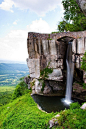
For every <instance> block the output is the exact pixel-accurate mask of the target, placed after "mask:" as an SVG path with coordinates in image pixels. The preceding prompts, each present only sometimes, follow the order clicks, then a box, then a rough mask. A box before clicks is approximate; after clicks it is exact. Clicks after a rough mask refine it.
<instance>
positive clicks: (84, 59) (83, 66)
mask: <svg viewBox="0 0 86 129" xmlns="http://www.w3.org/2000/svg"><path fill="white" fill-rule="evenodd" d="M81 69H82V70H84V71H86V52H85V53H84V56H83V57H82V62H81ZM83 88H84V89H86V83H83Z"/></svg>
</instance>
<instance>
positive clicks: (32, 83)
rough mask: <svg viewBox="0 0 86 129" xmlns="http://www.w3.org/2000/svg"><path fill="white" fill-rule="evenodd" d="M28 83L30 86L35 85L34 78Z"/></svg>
mask: <svg viewBox="0 0 86 129" xmlns="http://www.w3.org/2000/svg"><path fill="white" fill-rule="evenodd" d="M30 85H31V88H32V87H33V86H34V85H35V80H34V79H33V80H32V81H31V82H30Z"/></svg>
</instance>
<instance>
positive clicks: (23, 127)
mask: <svg viewBox="0 0 86 129" xmlns="http://www.w3.org/2000/svg"><path fill="white" fill-rule="evenodd" d="M54 115H55V113H45V112H42V111H40V110H39V109H38V108H37V104H36V103H35V102H34V100H33V99H32V97H31V96H30V95H29V94H26V95H24V96H22V97H20V98H17V99H16V100H14V101H13V102H12V103H9V104H7V105H5V106H2V107H1V108H0V128H1V129H46V128H48V127H46V124H47V123H48V121H49V119H51V118H52V117H53V116H54Z"/></svg>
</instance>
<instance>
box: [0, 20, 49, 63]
mask: <svg viewBox="0 0 86 129" xmlns="http://www.w3.org/2000/svg"><path fill="white" fill-rule="evenodd" d="M31 31H33V32H41V33H45V32H46V33H49V32H51V29H50V27H49V25H48V23H47V22H46V21H44V20H42V19H41V18H40V19H39V20H35V21H33V22H32V24H30V25H28V26H27V28H26V30H12V31H11V32H10V33H8V34H7V35H6V36H5V37H4V38H0V59H5V60H16V61H26V58H27V57H28V52H27V35H28V32H31Z"/></svg>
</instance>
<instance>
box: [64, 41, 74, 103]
mask: <svg viewBox="0 0 86 129" xmlns="http://www.w3.org/2000/svg"><path fill="white" fill-rule="evenodd" d="M66 64H67V84H66V94H65V100H64V101H65V103H66V104H70V103H71V102H72V100H71V94H72V82H73V71H74V63H73V62H72V42H69V43H68V48H67V57H66Z"/></svg>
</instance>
